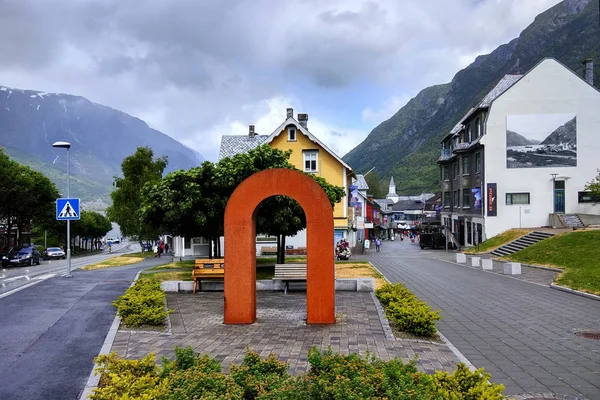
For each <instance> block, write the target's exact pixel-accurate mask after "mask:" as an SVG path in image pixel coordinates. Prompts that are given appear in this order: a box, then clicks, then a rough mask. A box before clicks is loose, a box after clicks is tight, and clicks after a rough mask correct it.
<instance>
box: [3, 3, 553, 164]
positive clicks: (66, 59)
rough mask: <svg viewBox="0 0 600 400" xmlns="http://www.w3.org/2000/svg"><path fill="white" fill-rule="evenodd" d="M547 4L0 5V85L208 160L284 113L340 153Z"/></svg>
mask: <svg viewBox="0 0 600 400" xmlns="http://www.w3.org/2000/svg"><path fill="white" fill-rule="evenodd" d="M557 3H559V0H377V1H362V0H329V1H323V0H295V1H292V0H285V1H281V0H222V1H217V0H144V1H141V0H136V1H134V0H61V1H55V0H0V85H5V86H11V87H16V88H21V89H33V90H42V91H49V92H62V93H70V94H76V95H81V96H84V97H87V98H88V99H90V100H91V101H94V102H97V103H101V104H104V105H108V106H110V107H113V108H117V109H120V110H122V111H125V112H127V113H129V114H132V115H134V116H137V117H139V118H142V119H143V120H145V121H146V122H147V123H148V124H149V125H150V126H152V127H154V128H156V129H159V130H161V131H162V132H164V133H166V134H167V135H170V136H172V137H174V138H175V139H177V140H179V141H181V142H182V143H184V144H186V145H188V146H189V147H191V148H193V149H194V150H196V151H198V152H200V153H201V154H202V155H203V156H204V157H205V158H207V159H209V160H212V161H215V160H216V158H217V154H218V148H219V144H220V138H221V135H222V134H245V133H247V129H248V128H247V126H248V124H255V125H256V126H257V131H258V132H259V133H261V134H269V133H271V132H272V131H273V130H274V129H275V128H276V127H277V126H278V125H279V124H280V123H281V122H283V119H284V117H285V108H286V107H293V108H294V111H295V112H306V113H308V114H309V121H308V124H309V125H308V126H309V129H310V130H311V131H312V132H313V133H314V134H316V135H317V136H318V137H319V138H320V139H321V140H322V141H324V142H325V143H326V144H327V145H328V146H330V148H332V149H333V150H334V151H336V152H337V153H338V154H339V155H340V156H341V155H344V154H345V153H346V152H348V151H349V150H351V149H352V148H354V147H355V146H356V145H357V144H359V143H360V142H361V141H362V140H363V139H364V138H365V137H366V135H367V134H368V133H369V132H370V131H371V130H372V129H373V128H374V127H375V126H377V124H379V123H380V122H382V121H383V120H385V119H387V118H389V117H390V116H391V115H393V114H394V112H396V111H397V110H398V109H399V108H400V107H401V106H403V105H404V104H405V103H406V102H407V101H408V100H409V99H410V98H412V97H414V96H415V95H416V94H417V93H418V92H419V91H420V90H421V89H423V88H424V87H426V86H429V85H432V84H437V83H444V82H448V81H449V80H451V79H452V76H453V75H454V74H455V73H456V72H457V71H458V70H460V69H461V68H463V67H465V66H467V65H468V64H470V63H471V62H472V61H473V60H474V59H475V57H476V56H477V55H478V54H485V53H489V52H490V51H492V50H493V49H495V48H496V47H498V46H499V45H500V44H502V43H505V42H507V41H509V40H510V39H512V38H514V37H517V36H518V35H519V33H520V32H521V31H522V30H523V29H524V28H525V27H526V26H527V25H529V24H530V23H531V22H532V21H533V19H534V17H535V16H536V15H537V14H539V13H540V12H542V11H544V10H546V9H548V8H549V7H551V6H553V5H555V4H557Z"/></svg>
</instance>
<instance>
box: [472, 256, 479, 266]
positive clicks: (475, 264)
mask: <svg viewBox="0 0 600 400" xmlns="http://www.w3.org/2000/svg"><path fill="white" fill-rule="evenodd" d="M479 260H481V257H471V267H479Z"/></svg>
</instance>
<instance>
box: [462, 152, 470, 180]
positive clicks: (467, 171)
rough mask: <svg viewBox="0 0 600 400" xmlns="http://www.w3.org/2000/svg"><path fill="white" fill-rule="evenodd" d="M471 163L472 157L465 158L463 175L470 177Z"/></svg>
mask: <svg viewBox="0 0 600 400" xmlns="http://www.w3.org/2000/svg"><path fill="white" fill-rule="evenodd" d="M470 161H471V157H469V156H464V157H463V175H469V174H470V173H471V166H470Z"/></svg>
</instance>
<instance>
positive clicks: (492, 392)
mask: <svg viewBox="0 0 600 400" xmlns="http://www.w3.org/2000/svg"><path fill="white" fill-rule="evenodd" d="M491 378H492V376H491V375H490V374H488V373H486V372H484V370H483V368H480V369H478V370H476V371H473V372H471V371H470V370H469V368H467V366H466V365H465V364H463V363H460V364H458V366H457V368H456V370H455V371H454V372H453V373H452V374H449V373H448V372H442V371H437V372H436V373H435V374H434V375H433V381H434V383H435V387H436V391H437V393H438V395H440V396H441V398H442V399H444V400H500V399H504V398H505V397H504V395H503V394H502V392H503V391H504V385H498V384H493V383H488V381H489V380H490V379H491Z"/></svg>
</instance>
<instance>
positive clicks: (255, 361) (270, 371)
mask: <svg viewBox="0 0 600 400" xmlns="http://www.w3.org/2000/svg"><path fill="white" fill-rule="evenodd" d="M287 369H288V364H287V363H284V362H281V361H279V360H278V359H277V357H276V356H275V355H274V354H270V355H269V357H267V358H266V359H262V358H260V356H259V355H258V353H256V352H254V351H251V350H247V351H246V355H245V356H244V360H243V361H242V365H239V366H238V365H232V366H231V368H230V375H231V377H232V378H233V380H234V381H235V382H236V383H237V384H238V385H239V386H240V387H241V388H242V389H243V391H244V399H255V398H259V397H260V396H261V395H263V394H266V393H270V392H272V391H274V390H276V389H278V388H279V387H281V386H282V384H283V383H284V382H285V381H286V380H288V379H289V378H290V375H289V374H288V372H287Z"/></svg>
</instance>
